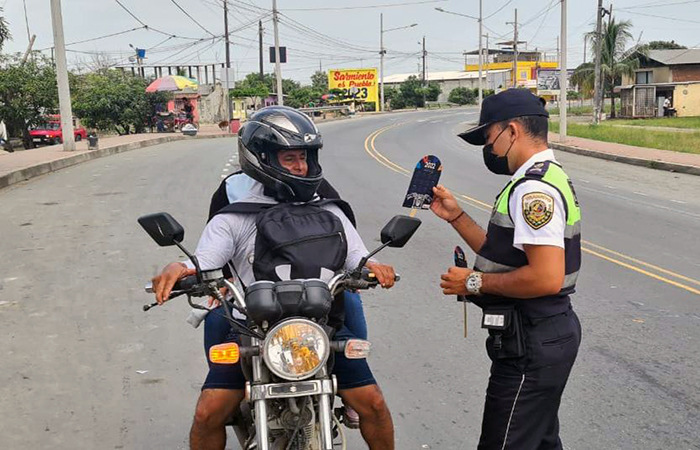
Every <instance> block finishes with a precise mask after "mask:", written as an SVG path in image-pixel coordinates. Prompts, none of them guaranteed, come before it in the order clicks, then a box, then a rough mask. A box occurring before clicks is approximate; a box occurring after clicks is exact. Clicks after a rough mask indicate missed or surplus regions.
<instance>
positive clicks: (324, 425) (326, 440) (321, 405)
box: [318, 367, 333, 450]
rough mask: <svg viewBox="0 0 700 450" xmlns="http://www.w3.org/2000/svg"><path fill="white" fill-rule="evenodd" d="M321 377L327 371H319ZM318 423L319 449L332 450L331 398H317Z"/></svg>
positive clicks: (325, 369) (324, 396)
mask: <svg viewBox="0 0 700 450" xmlns="http://www.w3.org/2000/svg"><path fill="white" fill-rule="evenodd" d="M320 374H321V375H322V376H324V377H325V376H327V375H328V369H327V368H326V367H324V368H322V369H321V371H320ZM318 423H319V425H320V427H319V429H320V432H321V448H322V449H323V450H333V432H332V426H331V424H332V423H333V411H332V410H331V396H330V395H328V394H321V395H319V396H318Z"/></svg>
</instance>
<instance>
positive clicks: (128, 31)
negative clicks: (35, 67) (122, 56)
mask: <svg viewBox="0 0 700 450" xmlns="http://www.w3.org/2000/svg"><path fill="white" fill-rule="evenodd" d="M146 28H147V27H146V26H143V27H136V28H131V29H129V30H124V31H118V32H116V33H110V34H105V35H103V36H97V37H94V38H89V39H83V40H82V41H75V42H69V43H67V44H66V47H67V46H69V45H77V44H84V43H86V42H93V41H99V40H100V39H106V38H109V37H114V36H120V35H122V34H127V33H131V32H133V31H137V30H144V29H146ZM52 48H53V47H46V48H42V49H40V50H39V51H44V50H49V49H52Z"/></svg>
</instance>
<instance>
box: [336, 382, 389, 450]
mask: <svg viewBox="0 0 700 450" xmlns="http://www.w3.org/2000/svg"><path fill="white" fill-rule="evenodd" d="M338 394H339V395H340V396H341V397H342V399H343V401H344V402H345V404H346V405H350V407H352V409H354V410H355V411H357V413H358V414H359V415H360V432H361V433H362V437H363V438H364V440H365V442H367V445H368V446H369V448H370V450H394V423H393V422H392V420H391V413H390V412H389V408H388V407H387V405H386V402H385V401H384V396H383V395H382V391H380V390H379V386H377V385H376V384H372V385H369V386H362V387H359V388H354V389H344V390H342V391H339V392H338Z"/></svg>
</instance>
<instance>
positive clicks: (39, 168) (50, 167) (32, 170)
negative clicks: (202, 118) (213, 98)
mask: <svg viewBox="0 0 700 450" xmlns="http://www.w3.org/2000/svg"><path fill="white" fill-rule="evenodd" d="M235 136H236V135H235V134H232V135H225V134H223V135H212V136H195V137H187V136H165V137H159V138H154V139H146V140H144V141H139V142H130V143H128V144H121V145H115V146H112V147H106V148H101V149H98V150H93V151H91V152H87V153H80V154H78V155H72V156H67V157H65V158H61V159H57V160H56V161H51V162H45V163H40V164H37V165H35V166H30V167H27V168H24V169H19V170H15V171H14V172H10V173H8V174H5V175H2V176H0V189H4V188H6V187H9V186H12V185H13V184H16V183H20V182H22V181H27V180H30V179H32V178H36V177H38V176H41V175H45V174H47V173H51V172H55V171H57V170H61V169H65V168H66V167H71V166H75V165H78V164H80V163H84V162H87V161H91V160H93V159H97V158H102V157H105V156H111V155H116V154H117V153H123V152H128V151H131V150H138V149H140V148H145V147H152V146H154V145H160V144H166V143H168V142H175V141H184V140H188V139H220V138H233V137H235Z"/></svg>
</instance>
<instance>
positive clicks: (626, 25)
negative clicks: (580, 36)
mask: <svg viewBox="0 0 700 450" xmlns="http://www.w3.org/2000/svg"><path fill="white" fill-rule="evenodd" d="M631 29H632V22H630V21H629V20H623V21H620V22H616V21H615V19H611V20H610V21H609V22H608V23H607V24H604V25H603V30H602V33H601V36H600V37H601V38H602V48H601V54H600V68H601V74H602V77H603V78H602V81H603V92H604V93H607V95H609V96H610V101H611V103H612V105H611V106H612V108H611V111H610V117H612V118H614V117H615V94H614V92H613V88H614V87H615V85H617V84H618V83H621V82H622V77H623V76H625V75H626V76H630V77H633V76H634V71H635V70H636V69H638V68H639V58H640V57H641V56H646V54H647V53H648V48H647V47H645V46H640V45H638V44H635V45H633V46H631V47H629V48H628V44H629V42H630V41H631V40H632V39H633V36H632V32H631ZM586 39H587V40H588V42H589V43H590V44H591V48H598V47H597V43H598V34H597V33H596V32H595V31H591V32H588V33H587V34H586ZM594 79H595V65H594V64H593V63H585V64H581V65H580V66H579V67H577V68H576V70H575V71H574V74H573V77H572V83H574V84H576V85H578V86H580V87H582V88H583V89H584V91H591V90H592V89H593V84H594Z"/></svg>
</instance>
